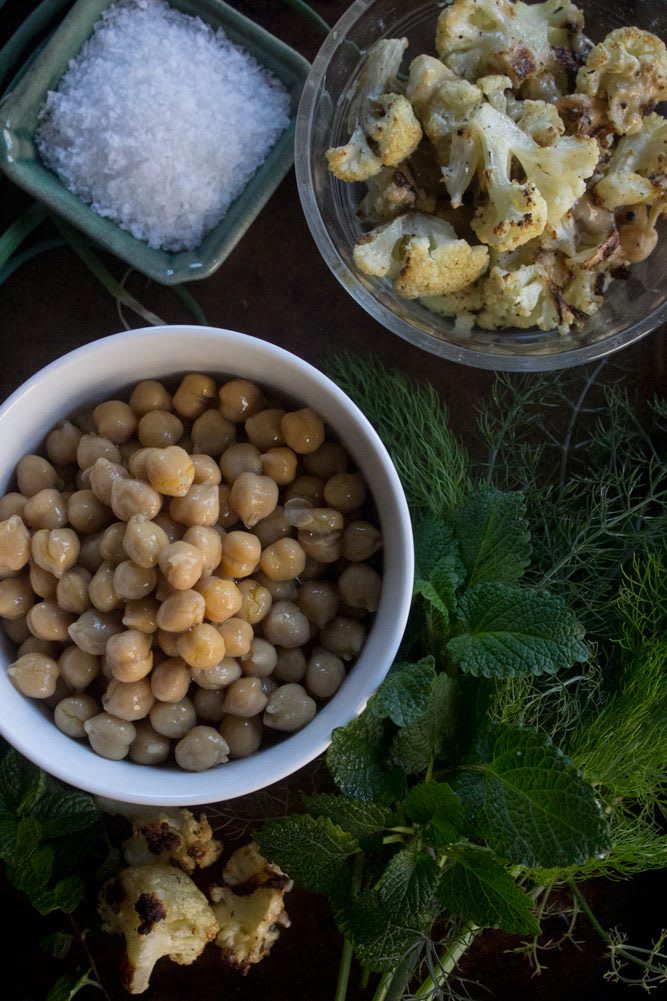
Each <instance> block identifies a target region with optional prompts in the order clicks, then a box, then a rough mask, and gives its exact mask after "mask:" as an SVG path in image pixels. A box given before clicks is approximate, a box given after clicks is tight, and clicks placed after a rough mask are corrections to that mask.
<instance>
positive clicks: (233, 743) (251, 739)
mask: <svg viewBox="0 0 667 1001" xmlns="http://www.w3.org/2000/svg"><path fill="white" fill-rule="evenodd" d="M220 735H221V736H222V737H223V739H224V740H225V741H226V743H227V746H228V747H229V756H230V757H231V758H247V757H249V756H250V755H251V754H254V753H255V751H257V750H259V747H260V745H261V743H262V721H261V720H260V718H259V716H250V717H248V718H244V717H243V716H225V717H224V718H223V720H222V722H221V724H220Z"/></svg>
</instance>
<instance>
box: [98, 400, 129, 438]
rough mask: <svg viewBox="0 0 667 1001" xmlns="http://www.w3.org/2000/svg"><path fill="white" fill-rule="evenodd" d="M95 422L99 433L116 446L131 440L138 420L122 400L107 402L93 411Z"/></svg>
mask: <svg viewBox="0 0 667 1001" xmlns="http://www.w3.org/2000/svg"><path fill="white" fill-rule="evenodd" d="M93 420H94V422H95V428H96V430H97V433H98V434H99V435H101V436H102V437H103V438H108V439H109V441H112V442H113V443H114V445H120V444H121V443H122V442H124V441H127V439H128V438H131V437H132V435H133V434H134V432H135V431H136V429H137V418H136V415H135V413H134V411H133V409H132V407H130V406H129V405H128V404H127V403H123V402H122V401H121V400H105V401H104V403H100V404H99V405H98V406H96V407H95V409H94V410H93Z"/></svg>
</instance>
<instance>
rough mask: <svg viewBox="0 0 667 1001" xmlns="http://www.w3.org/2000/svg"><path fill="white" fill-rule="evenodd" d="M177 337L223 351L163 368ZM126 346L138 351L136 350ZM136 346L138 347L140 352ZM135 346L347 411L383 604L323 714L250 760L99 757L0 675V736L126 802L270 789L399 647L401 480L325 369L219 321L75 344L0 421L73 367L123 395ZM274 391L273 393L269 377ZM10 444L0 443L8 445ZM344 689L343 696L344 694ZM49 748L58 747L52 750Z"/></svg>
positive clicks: (34, 431) (339, 719)
mask: <svg viewBox="0 0 667 1001" xmlns="http://www.w3.org/2000/svg"><path fill="white" fill-rule="evenodd" d="M184 338H187V348H188V355H192V356H193V358H195V360H196V359H197V357H198V356H197V352H198V351H199V350H200V349H204V348H211V349H213V351H212V354H213V353H214V349H215V348H216V347H218V344H217V341H218V339H222V342H223V343H224V344H225V351H223V352H221V354H220V357H219V360H218V359H217V358H214V357H211V358H210V360H209V362H208V366H207V367H206V368H204V367H203V365H202V366H197V365H195V364H190V363H189V361H188V359H186V358H185V357H184V356H183V361H184V363H183V364H181V363H180V362H177V361H172V362H171V363H170V362H169V361H168V358H169V357H172V355H173V353H174V351H176V345H177V344H182V343H183V340H184ZM133 347H134V349H135V350H134V352H133V353H132V348H133ZM139 347H141V351H139V350H138V349H139ZM126 348H127V351H128V352H130V354H127V353H125V357H126V358H128V357H129V358H130V359H135V358H136V359H137V361H136V364H137V365H138V366H139V368H138V370H137V371H136V372H131V370H130V369H129V368H128V363H127V362H124V364H125V371H124V375H123V376H119V375H118V374H116V376H115V377H114V376H113V375H108V374H107V375H105V374H104V372H105V368H104V365H105V362H109V363H110V361H111V357H112V355H113V354H114V353H115V352H118V350H119V349H120V351H121V353H123V352H125V349H126ZM165 349H166V350H165ZM169 349H170V350H169ZM195 349H196V350H195ZM161 350H162V355H161ZM234 352H236V353H241V352H243V353H244V356H245V353H246V352H247V353H248V357H249V359H252V362H251V363H249V364H248V366H247V367H246V366H245V365H244V368H243V371H236V370H235V365H234V363H233V362H232V364H231V365H230V366H229V367H226V366H225V353H229V354H230V357H233V355H234ZM142 353H143V354H144V355H146V354H148V355H150V357H151V358H154V359H155V372H154V377H155V378H160V377H165V378H166V377H167V376H168V374H169V373H171V374H172V375H176V374H178V373H179V372H185V371H196V370H204V371H210V372H211V373H226V374H230V375H234V374H238V375H243V374H245V375H246V377H247V378H256V379H257V380H258V381H260V382H264V384H265V385H272V379H271V376H268V377H267V376H266V375H264V376H263V377H262V376H257V375H253V373H252V369H253V366H254V365H255V364H258V365H260V367H265V368H266V371H275V372H276V373H277V372H279V371H281V370H284V371H285V372H287V371H288V370H292V371H293V372H294V373H295V374H296V375H297V377H299V376H301V377H303V378H304V379H305V381H306V388H304V389H303V393H302V390H301V388H299V389H298V391H297V393H296V394H292V395H297V396H298V398H299V399H300V400H301V399H304V402H309V401H308V397H309V396H311V400H312V395H314V394H316V393H317V394H319V396H318V399H319V404H316V405H319V409H320V412H321V413H322V415H323V416H324V417H325V419H327V411H329V410H330V409H331V410H336V409H340V411H341V414H346V415H347V417H346V419H345V421H344V422H343V423H345V424H347V423H349V425H350V430H352V431H353V432H354V436H355V440H354V441H352V440H350V438H349V437H348V438H347V439H345V433H344V432H343V433H341V432H340V431H339V427H338V426H335V425H334V429H335V431H336V433H337V434H340V436H341V437H342V438H343V439H344V440H345V444H346V446H347V447H348V448H350V449H351V450H352V452H353V454H354V451H355V449H356V450H357V452H359V451H360V450H361V448H362V447H363V448H364V449H366V448H367V449H370V452H369V454H370V456H371V457H372V462H370V460H369V467H364V473H365V474H366V476H367V479H368V481H369V486H372V479H373V478H375V479H376V480H377V481H379V482H381V486H382V494H381V495H380V494H379V493H378V490H377V483H376V485H375V488H373V493H374V496H375V500H376V504H377V507H378V511H379V513H380V514H381V513H382V511H383V510H385V514H386V518H391V520H392V527H393V531H392V535H391V540H390V545H389V547H388V549H387V554H391V567H388V566H387V563H386V565H385V578H384V588H383V595H382V598H381V601H380V608H379V609H378V613H377V616H376V620H375V623H374V626H373V628H372V629H371V631H370V633H369V636H368V639H367V642H366V645H365V647H364V650H363V651H362V654H361V656H360V658H359V660H358V662H357V664H356V665H355V669H354V670H353V671H351V672H350V674H349V675H348V679H347V681H346V683H345V685H344V688H343V689H341V691H340V692H339V693H338V694H337V696H335V697H334V698H333V699H332V700H331V702H329V703H327V704H326V705H324V706H323V707H322V708H321V709H320V710H319V711H318V713H317V715H316V716H315V718H314V720H313V721H312V722H311V723H310V724H308V726H307V727H305V728H304V729H303V730H301V731H300V732H298V733H296V734H294V735H292V736H290V737H288V738H287V739H286V740H284V741H283V742H281V743H279V744H276V745H274V746H273V747H270V748H268V749H267V750H265V751H259V752H257V753H256V754H255V755H252V756H251V757H249V758H245V759H240V760H235V761H232V762H229V763H228V764H226V765H223V766H219V767H218V768H214V769H211V770H209V771H206V772H196V773H192V772H182V771H180V770H176V768H175V767H172V768H169V769H160V768H154V767H152V766H141V765H137V764H135V763H133V762H129V761H127V760H125V761H110V760H108V759H106V758H102V757H99V756H97V755H95V754H94V752H92V751H91V750H90V749H89V748H88V747H87V746H86V745H84V744H82V743H80V742H78V741H74V740H71V739H70V738H68V737H65V735H63V734H61V733H60V731H58V730H57V728H56V727H55V725H54V724H53V722H52V721H51V720H50V719H48V720H47V719H45V718H44V716H43V715H42V712H41V710H39V709H37V708H36V707H35V705H34V700H30V699H26V698H25V697H24V696H22V695H20V693H18V692H17V691H16V690H15V689H14V687H13V685H12V684H11V682H10V680H9V678H8V677H7V676H6V674H5V673H4V672H2V676H0V700H1V701H0V734H2V736H3V737H4V738H5V739H6V740H7V741H8V743H10V744H11V745H12V746H14V747H15V748H16V749H17V750H18V751H19V752H20V753H21V754H23V755H24V756H25V757H26V758H28V759H29V760H31V761H32V762H34V763H35V764H36V765H39V766H40V767H41V768H43V769H44V770H45V771H47V772H49V773H50V774H52V775H54V776H56V777H57V778H59V779H61V780H63V781H65V782H68V783H70V784H72V785H74V786H76V787H78V788H81V789H84V790H86V791H88V792H91V793H94V794H98V795H102V796H104V797H107V798H110V799H116V800H119V801H122V802H127V803H140V804H145V805H158V806H187V805H195V804H204V803H211V802H219V801H223V800H227V799H233V798H235V797H237V796H242V795H246V794H248V793H251V792H255V791H257V790H258V789H261V788H265V787H266V786H269V785H271V784H272V783H274V782H277V781H279V780H281V779H283V778H286V777H287V776H288V775H291V774H292V773H294V772H296V771H297V770H299V769H300V768H302V767H303V766H305V765H306V764H308V763H309V762H310V761H312V760H313V759H314V758H316V757H317V756H318V755H319V754H321V753H322V752H323V751H324V750H325V749H326V748H327V746H328V745H329V743H330V735H331V731H332V730H333V729H335V728H336V727H338V726H342V725H344V724H345V723H347V722H348V721H349V720H350V719H352V718H354V717H355V716H356V715H358V714H359V713H360V712H361V711H362V709H363V708H364V706H365V704H366V702H367V700H368V698H369V697H370V695H371V694H372V693H373V691H374V690H375V689H376V688H377V686H378V685H379V683H380V682H381V681H382V679H383V678H384V676H385V674H386V673H387V671H388V669H389V667H390V665H391V663H392V661H393V659H394V657H395V655H396V653H397V651H398V647H399V644H400V641H401V638H402V635H403V630H404V628H405V623H406V621H407V617H408V613H409V610H410V602H411V597H412V579H413V570H414V553H413V545H412V529H411V522H410V514H409V511H408V506H407V502H406V499H405V495H404V493H403V488H402V485H401V483H400V480H399V478H398V474H397V473H396V470H395V469H394V466H393V464H392V462H391V459H390V457H389V454H388V452H387V450H386V449H385V447H384V445H383V444H382V442H381V440H380V438H379V436H378V435H377V433H376V431H375V430H374V428H373V427H372V425H371V424H370V422H369V421H368V420H367V419H366V417H365V416H364V415H363V414H362V413H361V411H360V410H359V409H358V407H357V406H356V404H354V403H353V402H352V401H351V400H350V399H349V397H347V396H346V395H345V394H344V393H343V391H342V390H341V389H339V387H338V386H336V384H335V383H334V382H332V381H331V380H330V379H329V378H328V377H327V376H325V375H323V374H322V373H321V372H319V371H318V369H316V368H315V367H314V366H312V365H310V364H309V363H308V362H305V361H303V360H302V359H301V358H299V357H298V356H296V355H294V354H292V353H290V352H288V351H286V350H284V349H283V348H281V347H278V346H276V345H274V344H272V343H270V342H268V341H264V340H260V339H258V338H255V337H251V336H249V335H247V334H242V333H239V332H237V331H232V330H227V329H224V328H217V327H204V326H195V325H189V324H176V325H169V326H164V327H143V328H138V329H136V330H130V331H126V332H121V333H119V334H113V335H111V336H108V337H104V338H101V339H99V340H97V341H93V342H91V343H89V344H86V345H84V346H82V347H79V348H76V349H75V350H74V351H71V352H69V353H67V354H65V355H63V356H61V357H60V358H58V359H56V360H55V361H53V362H51V363H50V364H49V365H47V366H45V367H44V368H42V369H41V370H40V371H39V372H37V373H36V374H35V375H33V376H32V377H31V378H29V379H28V380H27V381H26V382H24V383H23V384H22V385H21V386H20V387H19V388H18V389H17V390H16V391H15V392H14V393H13V394H12V395H11V396H10V397H9V398H8V399H7V400H6V401H5V403H4V404H3V405H2V406H1V407H0V427H1V426H2V424H4V423H7V424H8V425H12V424H14V426H15V427H16V424H15V421H14V418H15V416H17V417H19V416H20V413H19V412H20V410H21V409H22V408H24V407H25V406H26V405H27V404H30V402H31V401H32V402H36V400H37V397H38V396H39V395H40V394H41V395H42V398H43V396H44V394H43V383H44V380H45V379H47V380H48V381H49V382H50V384H51V386H53V385H54V384H56V383H57V384H58V389H59V391H61V392H62V391H63V390H61V388H60V387H61V386H62V385H63V384H65V383H67V380H68V379H72V378H73V376H74V375H75V374H76V373H77V372H78V373H80V372H81V369H82V367H83V369H84V370H86V372H87V373H88V372H89V371H90V367H91V366H92V368H93V370H94V371H95V372H97V373H98V381H99V379H100V378H101V379H102V381H104V379H105V378H106V379H107V380H108V381H109V382H110V384H111V385H115V386H116V388H117V389H118V390H119V389H120V388H121V387H122V386H123V385H131V384H132V383H133V382H136V381H138V380H140V379H144V378H151V374H150V372H149V371H148V370H146V368H145V365H144V367H143V368H142V367H141V364H142V363H141V360H140V356H141V354H142ZM151 371H152V370H151ZM100 372H101V373H102V374H100ZM79 378H80V376H79ZM123 378H124V379H125V381H124V383H123V381H122V380H123ZM86 386H88V389H87V391H86V392H85V398H86V399H87V400H88V402H93V400H94V399H95V398H97V399H101V398H104V397H103V396H100V395H99V393H98V391H97V389H96V387H95V384H94V383H91V384H90V385H89V383H88V379H87V380H86ZM274 388H277V387H276V386H275V383H274ZM103 391H104V390H103ZM278 391H279V392H282V393H289V390H286V389H282V388H278ZM319 397H321V398H319ZM75 410H76V407H72V409H70V410H69V413H72V412H75ZM66 414H67V411H64V410H62V408H58V413H57V415H56V414H51V415H50V416H49V418H48V420H47V421H46V423H41V424H39V426H37V425H33V426H32V427H31V429H30V428H29V429H28V430H27V431H26V436H27V437H31V438H32V442H33V444H32V447H34V446H35V444H36V443H37V441H38V440H39V439H38V437H37V435H38V434H40V435H42V436H43V434H45V433H46V430H48V427H50V426H52V424H53V423H54V422H55V421H56V420H58V419H61V417H63V416H66ZM26 423H27V422H26ZM6 451H7V449H6V448H5V449H4V452H6ZM4 452H3V441H2V435H0V462H3V463H4ZM23 452H24V450H23V451H21V450H19V453H18V454H19V456H20V455H21V454H23ZM14 461H16V459H15V460H14ZM12 471H13V464H11V463H8V465H7V466H6V473H7V478H9V477H10V476H11V472H12ZM369 471H370V474H371V475H369ZM4 488H5V483H2V484H0V489H2V490H4ZM385 505H386V508H385ZM385 534H386V533H385ZM392 568H393V569H392ZM390 605H391V607H390ZM0 657H1V658H2V660H4V659H5V658H4V655H3V654H2V652H1V651H0ZM359 668H361V670H358V669H359ZM355 672H356V673H355ZM343 694H346V698H344V699H343V698H342V696H343ZM38 716H40V717H41V718H42V720H43V722H44V723H45V724H48V728H47V727H45V728H44V729H43V730H42V728H41V727H40V728H39V730H40V734H41V736H42V737H43V736H44V735H45V734H46V736H47V739H46V740H44V741H43V743H42V742H41V741H40V743H39V745H38V746H34V742H31V740H30V736H31V734H30V723H31V722H32V723H34V721H35V719H36V718H37V717H38ZM49 737H50V739H49ZM56 747H57V753H55V749H56ZM88 755H90V757H88ZM87 764H89V765H90V768H89V769H88V768H86V765H87Z"/></svg>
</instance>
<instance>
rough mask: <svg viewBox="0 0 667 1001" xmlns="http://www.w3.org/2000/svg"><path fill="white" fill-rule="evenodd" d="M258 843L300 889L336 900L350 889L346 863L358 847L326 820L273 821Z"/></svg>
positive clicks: (305, 816)
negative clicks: (326, 895)
mask: <svg viewBox="0 0 667 1001" xmlns="http://www.w3.org/2000/svg"><path fill="white" fill-rule="evenodd" d="M256 840H257V842H258V844H259V847H260V850H261V852H262V854H263V855H264V856H265V857H266V858H269V859H271V861H272V862H273V863H274V864H276V865H278V866H280V868H281V869H282V870H283V871H284V872H285V873H287V875H288V876H289V877H290V878H291V879H293V880H294V882H295V883H298V884H299V886H302V887H304V888H305V889H307V890H313V891H314V892H316V893H328V894H329V895H330V896H333V897H337V896H339V895H340V894H341V893H342V892H344V891H345V890H346V889H347V888H348V887H349V884H350V872H349V867H348V865H347V860H348V858H349V857H350V856H351V855H354V854H355V853H356V852H357V851H358V850H359V844H358V842H357V840H356V838H354V837H352V835H351V834H348V833H347V832H346V831H344V830H343V829H342V828H341V827H338V825H337V824H333V823H332V822H331V821H330V820H329V819H328V818H327V817H311V816H309V814H307V813H305V814H302V815H296V816H290V817H282V818H280V819H278V820H272V821H269V822H268V823H267V824H265V825H264V826H263V828H262V829H261V831H259V832H257V834H256Z"/></svg>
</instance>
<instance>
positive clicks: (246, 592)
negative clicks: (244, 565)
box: [234, 578, 273, 626]
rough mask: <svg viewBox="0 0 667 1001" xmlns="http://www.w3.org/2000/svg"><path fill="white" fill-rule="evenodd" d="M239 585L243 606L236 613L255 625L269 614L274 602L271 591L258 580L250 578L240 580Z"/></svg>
mask: <svg viewBox="0 0 667 1001" xmlns="http://www.w3.org/2000/svg"><path fill="white" fill-rule="evenodd" d="M237 586H238V589H239V592H240V594H241V599H242V600H241V607H240V608H239V610H238V612H235V613H234V614H236V615H238V617H239V619H245V621H246V622H249V623H250V625H251V626H255V625H257V623H258V622H261V621H262V619H263V618H264V617H265V616H266V615H268V612H269V609H270V608H271V604H272V602H273V598H272V597H271V592H270V591H269V590H268V589H267V588H266V587H264V586H263V585H262V584H259V583H258V582H257V581H256V580H252V579H248V578H246V579H245V580H241V581H239V583H238V585H237Z"/></svg>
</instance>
